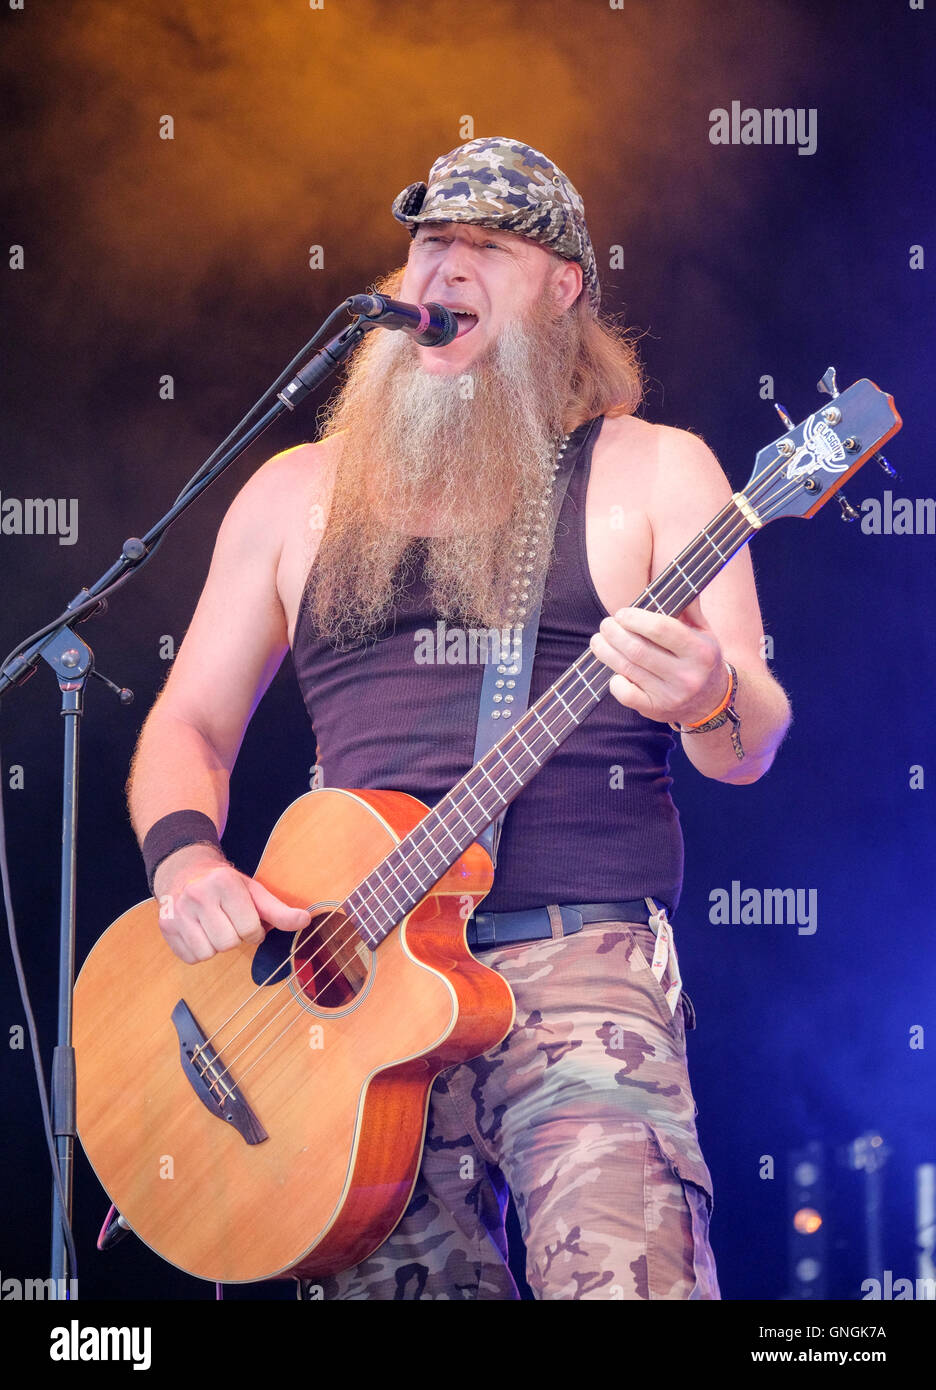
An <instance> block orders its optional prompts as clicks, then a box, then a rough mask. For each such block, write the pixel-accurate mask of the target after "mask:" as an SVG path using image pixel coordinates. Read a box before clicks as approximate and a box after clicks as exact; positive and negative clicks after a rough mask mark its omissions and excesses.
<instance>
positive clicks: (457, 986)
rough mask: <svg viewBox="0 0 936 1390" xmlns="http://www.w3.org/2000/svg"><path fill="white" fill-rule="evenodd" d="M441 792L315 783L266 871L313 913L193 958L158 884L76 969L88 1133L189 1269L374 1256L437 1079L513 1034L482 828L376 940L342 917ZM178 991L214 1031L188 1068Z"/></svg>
mask: <svg viewBox="0 0 936 1390" xmlns="http://www.w3.org/2000/svg"><path fill="white" fill-rule="evenodd" d="M426 812H427V808H426V807H425V806H424V805H423V804H422V802H420V801H417V800H416V799H415V798H414V797H411V796H408V795H406V794H405V793H401V792H387V791H338V790H334V789H331V788H328V789H322V790H319V791H313V792H309V793H308V794H307V795H306V796H303V797H301V798H300V799H299V800H298V801H295V802H293V804H292V805H291V806H290V807H288V808H287V810H286V811H285V812H284V814H283V815H282V816H281V817H280V820H279V821H278V822H277V825H276V827H275V829H274V831H273V834H272V835H271V837H270V840H269V842H268V844H267V847H266V849H265V851H264V854H263V857H262V859H261V861H260V865H259V867H258V869H257V872H256V875H255V877H256V878H257V880H258V881H259V882H260V883H262V884H263V885H264V886H265V887H266V888H268V889H269V890H270V891H271V892H272V893H274V894H275V895H276V896H277V897H279V898H281V899H282V900H283V901H284V902H286V903H289V904H290V905H291V906H294V907H307V908H310V909H311V910H312V911H313V914H314V916H313V924H312V929H311V931H309V932H306V933H302V932H300V933H297V934H296V935H295V937H294V936H293V935H292V934H291V933H283V932H279V931H277V930H275V929H272V930H271V931H270V932H269V933H268V935H267V941H266V943H265V944H264V945H263V946H261V947H260V948H258V947H256V946H249V945H245V946H242V947H238V948H235V949H234V950H230V951H224V952H221V953H219V954H218V955H215V956H213V957H212V958H211V960H209V961H204V962H201V963H200V964H197V965H186V964H184V963H183V962H182V961H180V960H178V959H177V957H176V956H175V955H174V954H173V953H172V952H171V951H170V949H169V947H168V946H167V945H166V944H165V942H164V940H163V938H162V936H161V934H160V931H159V904H158V903H157V902H156V901H155V900H154V899H150V900H149V901H147V902H144V903H140V904H138V905H137V906H136V907H134V908H132V909H131V910H130V911H129V912H126V913H125V914H124V915H123V916H122V917H120V918H119V919H118V920H117V921H116V922H115V923H114V924H113V926H111V927H110V928H109V930H108V931H106V932H105V933H104V935H103V936H102V937H101V939H100V940H99V941H98V942H97V944H96V945H95V947H94V948H93V950H92V951H91V953H90V955H89V957H88V959H87V961H86V962H85V965H84V967H83V969H82V971H81V974H80V976H79V978H78V981H77V984H76V988H75V1036H74V1042H75V1050H76V1056H77V1077H78V1129H79V1134H80V1137H81V1141H82V1144H83V1146H84V1149H85V1152H86V1153H87V1155H88V1158H89V1159H90V1161H91V1164H92V1165H93V1167H94V1169H95V1172H96V1173H97V1175H98V1177H99V1178H100V1181H101V1183H102V1184H103V1186H104V1188H105V1190H106V1191H107V1193H108V1194H109V1196H110V1197H111V1199H112V1201H113V1202H114V1203H115V1205H116V1207H117V1209H118V1211H119V1212H121V1214H122V1215H123V1217H124V1219H125V1220H126V1221H127V1223H128V1224H129V1225H130V1226H131V1228H132V1229H133V1230H134V1231H135V1233H136V1234H137V1235H138V1236H139V1237H140V1239H141V1240H143V1241H144V1242H145V1243H146V1244H147V1245H148V1246H150V1247H151V1249H153V1250H154V1251H155V1252H156V1253H157V1254H159V1255H161V1256H162V1257H163V1258H164V1259H166V1260H168V1261H169V1262H170V1263H172V1264H174V1265H177V1266H179V1267H180V1268H181V1269H184V1270H186V1271H187V1272H188V1273H190V1274H194V1275H196V1276H197V1277H199V1278H202V1279H210V1280H218V1281H220V1282H222V1283H241V1282H247V1281H252V1280H259V1279H271V1278H277V1277H287V1276H294V1275H302V1276H304V1277H310V1278H311V1277H320V1276H324V1275H326V1274H332V1273H337V1272H340V1271H341V1270H343V1269H347V1268H349V1267H350V1266H352V1265H354V1264H357V1263H358V1262H359V1261H361V1260H362V1259H364V1258H366V1257H367V1255H369V1254H370V1253H371V1252H372V1251H374V1250H375V1249H376V1248H377V1247H378V1246H379V1245H381V1244H382V1242H383V1241H384V1240H385V1239H386V1237H387V1236H388V1235H389V1234H390V1232H391V1231H392V1229H393V1228H394V1226H395V1225H396V1224H397V1222H398V1221H399V1220H400V1218H401V1216H402V1215H403V1212H404V1210H405V1209H406V1206H407V1203H408V1201H409V1198H410V1195H411V1193H412V1190H413V1186H414V1184H415V1181H416V1175H417V1172H418V1169H419V1163H420V1158H421V1154H422V1146H423V1139H424V1135H425V1127H426V1115H427V1109H428V1102H429V1092H430V1089H431V1086H432V1083H433V1080H434V1079H435V1077H436V1076H437V1075H438V1073H439V1072H440V1071H442V1070H444V1069H445V1068H447V1067H450V1066H453V1065H455V1064H456V1063H458V1062H462V1061H465V1060H467V1059H468V1058H470V1057H474V1056H477V1055H478V1054H479V1053H482V1052H485V1051H487V1050H488V1049H489V1048H491V1047H493V1046H495V1045H496V1044H497V1043H498V1042H500V1041H502V1039H503V1038H504V1037H505V1036H506V1035H507V1033H508V1032H509V1030H510V1028H511V1026H512V1024H513V1019H514V1000H513V995H512V994H511V992H510V988H509V986H508V985H507V983H506V982H505V981H504V980H503V978H502V977H501V976H500V975H498V974H497V973H496V972H495V971H492V970H490V969H489V968H488V967H487V966H484V965H482V964H481V963H480V962H479V961H477V960H475V958H474V957H473V956H472V955H471V953H470V951H469V950H468V947H467V945H466V941H465V922H466V920H467V918H468V916H469V915H470V913H471V912H472V911H473V909H474V907H475V906H476V905H477V903H478V902H480V901H481V900H482V899H483V898H484V896H485V895H486V894H487V893H488V892H489V891H490V888H491V884H492V881H493V869H492V866H491V861H490V858H489V856H488V855H487V854H486V852H485V851H484V850H483V849H482V848H481V847H480V845H478V844H472V845H470V846H469V848H468V849H467V850H465V851H464V853H463V854H462V855H461V857H460V858H459V859H457V860H456V861H455V863H454V864H453V865H452V866H451V868H450V869H448V871H447V872H446V873H445V875H444V876H443V877H442V878H440V879H439V881H438V882H437V883H436V884H435V885H434V887H433V888H432V889H431V890H430V891H429V892H428V893H427V895H426V896H425V897H424V898H423V899H422V900H421V901H420V902H419V903H418V904H417V906H416V907H415V908H413V910H412V911H411V912H410V913H409V914H408V916H406V917H405V918H404V919H403V921H402V922H401V923H400V925H399V926H398V927H397V928H396V929H395V930H394V931H392V932H391V933H390V934H389V935H388V936H387V937H386V938H385V939H384V940H383V941H382V942H381V943H380V945H379V946H378V947H377V949H376V950H370V949H368V948H366V947H364V946H361V945H360V943H359V938H358V937H356V936H355V937H353V938H352V937H351V936H350V927H348V928H347V929H346V932H345V935H344V936H342V935H341V934H340V933H338V932H337V931H336V927H340V926H341V925H342V924H343V923H344V922H345V919H344V918H343V917H341V915H340V914H337V915H336V914H335V913H334V909H335V908H336V907H337V905H338V904H339V903H341V902H342V901H343V900H344V899H345V898H346V897H347V896H348V894H349V893H351V892H352V891H353V889H354V888H355V887H356V886H357V885H358V884H359V883H360V882H361V881H362V880H363V879H364V878H366V877H367V875H368V874H370V873H371V872H372V870H374V868H375V867H376V866H377V865H378V864H380V862H381V861H382V860H383V859H384V858H385V857H386V856H387V854H389V853H390V851H391V850H392V849H394V847H395V846H396V845H397V844H398V843H399V841H400V839H402V838H403V837H404V836H405V835H406V834H407V833H408V832H409V831H410V830H411V829H412V828H413V827H414V826H415V825H416V824H417V823H418V822H419V821H421V820H422V819H423V817H424V816H425V815H426ZM328 914H332V915H331V916H328ZM326 917H327V921H326ZM318 924H321V925H318ZM326 942H327V945H326V944H325V943H326ZM294 943H296V946H297V947H298V949H296V950H294V952H293V955H292V957H291V958H290V957H289V956H288V955H285V953H286V952H288V951H289V949H290V948H291V947H293V945H294ZM300 943H301V945H300ZM271 948H272V955H271ZM342 953H343V954H342ZM284 955H285V959H284ZM330 958H331V959H335V958H340V960H341V961H342V962H345V963H346V964H347V966H348V968H347V969H346V970H345V971H344V972H343V973H342V974H341V977H340V981H339V983H338V985H333V986H331V987H330V988H327V989H324V990H320V989H319V985H320V984H321V982H322V981H324V978H325V977H324V976H316V975H315V974H314V973H313V972H314V971H315V970H318V969H319V968H320V966H321V964H322V963H323V962H325V961H327V960H329V959H330ZM271 960H272V961H273V964H271ZM271 972H274V978H273V979H272V980H270V982H269V983H265V984H264V983H261V982H262V981H264V980H269V978H270V975H271ZM331 973H332V975H335V974H336V973H337V972H336V971H335V969H334V967H333V968H332V971H331ZM348 981H350V982H351V983H348ZM180 1000H184V1001H185V1004H186V1005H187V1006H188V1008H189V1010H190V1011H191V1016H192V1019H193V1020H194V1021H195V1022H196V1023H197V1025H198V1026H199V1027H200V1029H201V1030H202V1033H201V1038H200V1041H202V1040H207V1043H206V1047H205V1049H204V1050H202V1051H200V1052H196V1057H195V1062H196V1063H199V1064H200V1068H199V1067H195V1069H194V1073H193V1066H192V1063H191V1062H190V1061H189V1060H188V1058H186V1057H185V1056H184V1052H185V1049H184V1048H182V1047H180V1032H179V1031H178V1029H177V1026H176V1023H174V1021H173V1011H174V1010H176V1009H177V1005H179V1002H180ZM209 1049H210V1051H209ZM191 1050H192V1049H191V1047H189V1051H191ZM212 1059H214V1060H213V1061H212ZM186 1063H188V1065H187V1066H186ZM209 1063H211V1064H212V1066H213V1069H214V1075H215V1076H216V1077H217V1085H216V1086H215V1087H214V1089H213V1091H212V1093H211V1095H210V1096H209V1097H208V1100H207V1101H206V1099H205V1098H204V1097H203V1098H200V1097H199V1094H198V1093H197V1092H198V1085H200V1086H201V1087H202V1089H204V1088H205V1082H204V1080H203V1079H202V1078H201V1076H200V1072H203V1071H205V1069H206V1068H207V1067H208V1065H209ZM193 1074H194V1077H195V1081H196V1082H197V1083H198V1084H197V1085H196V1084H193V1079H192V1078H193ZM225 1087H227V1088H228V1089H229V1090H230V1091H231V1092H232V1093H233V1095H234V1098H235V1099H236V1100H237V1101H238V1103H239V1104H240V1106H241V1110H242V1111H245V1112H246V1113H247V1114H248V1117H249V1119H248V1121H247V1122H245V1126H242V1128H238V1127H237V1126H236V1125H235V1124H233V1123H231V1122H229V1120H228V1118H227V1116H228V1115H229V1114H230V1113H232V1111H233V1106H232V1105H230V1104H228V1103H227V1102H226V1101H225V1100H224V1098H223V1094H222V1093H223V1090H224V1088H225ZM218 1096H222V1099H221V1101H220V1102H219V1101H217V1100H216V1099H214V1098H216V1097H218ZM251 1126H253V1128H251ZM263 1135H265V1137H261V1136H263ZM245 1136H246V1137H245Z"/></svg>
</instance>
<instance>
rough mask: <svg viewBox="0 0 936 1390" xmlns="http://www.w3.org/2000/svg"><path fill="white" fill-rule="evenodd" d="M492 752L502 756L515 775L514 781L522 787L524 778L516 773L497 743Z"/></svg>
mask: <svg viewBox="0 0 936 1390" xmlns="http://www.w3.org/2000/svg"><path fill="white" fill-rule="evenodd" d="M491 752H492V753H496V754H497V756H498V757H499V758H500V760H501V762H502V763H503V764H504V766H505V767H506V768H507V771H508V772H509V773H510V775H511V776H512V777H513V779H514V781H515V782H517V783H519V785H520V786H521V787H522V786H523V778H522V777H518V776H517V774H516V773H515V772H514V770H513V765H512V764H511V763H510V761H509V760H508V759H507V757H506V756H505V755H504V754H503V753H502V752H501V750H500V749H499V748H498V747H497V745H496V744H495V745H494V747H493V748H492V749H491ZM492 819H493V818H492Z"/></svg>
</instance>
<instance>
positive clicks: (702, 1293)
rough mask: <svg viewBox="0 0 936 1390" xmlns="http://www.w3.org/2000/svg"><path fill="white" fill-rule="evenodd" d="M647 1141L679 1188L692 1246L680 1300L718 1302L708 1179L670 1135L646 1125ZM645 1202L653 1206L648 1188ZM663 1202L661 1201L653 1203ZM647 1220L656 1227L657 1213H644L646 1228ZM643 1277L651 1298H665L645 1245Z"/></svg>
mask: <svg viewBox="0 0 936 1390" xmlns="http://www.w3.org/2000/svg"><path fill="white" fill-rule="evenodd" d="M647 1129H648V1132H649V1138H650V1139H651V1141H652V1146H653V1147H655V1149H656V1151H657V1155H658V1157H659V1158H660V1160H661V1161H662V1162H663V1163H664V1164H665V1165H666V1167H667V1168H668V1170H669V1172H670V1174H671V1175H672V1177H673V1178H674V1179H675V1180H676V1181H677V1182H679V1184H680V1185H681V1187H682V1196H683V1202H684V1203H685V1209H686V1212H687V1214H688V1217H689V1233H690V1240H691V1245H692V1252H691V1263H692V1277H693V1283H692V1287H691V1289H690V1290H689V1291H688V1292H687V1293H684V1294H683V1295H682V1296H683V1297H684V1298H686V1299H720V1298H721V1291H720V1290H719V1287H718V1276H717V1273H716V1270H715V1256H714V1254H713V1253H712V1246H711V1242H710V1239H709V1225H710V1221H711V1216H712V1209H713V1205H714V1203H713V1199H712V1177H711V1174H710V1173H709V1170H708V1168H707V1167H706V1165H705V1163H704V1161H703V1159H702V1157H701V1155H699V1156H698V1157H697V1158H696V1157H693V1156H692V1155H690V1154H686V1153H683V1152H682V1150H681V1149H680V1148H679V1147H678V1145H677V1143H676V1141H675V1140H674V1139H673V1137H672V1136H671V1135H668V1134H665V1133H664V1132H662V1131H661V1130H659V1129H657V1128H656V1127H655V1126H654V1125H647ZM645 1200H646V1202H647V1203H648V1204H652V1203H653V1202H654V1195H653V1190H652V1187H650V1188H648V1191H647V1193H646V1197H645ZM657 1200H665V1199H657ZM651 1216H652V1218H653V1219H654V1220H656V1221H657V1222H659V1223H660V1225H661V1226H662V1221H661V1219H660V1213H659V1211H657V1212H655V1213H650V1212H648V1226H649V1224H650V1220H651ZM647 1277H648V1284H649V1290H650V1297H651V1298H654V1297H656V1298H665V1297H667V1294H666V1293H665V1291H661V1292H655V1291H654V1289H655V1284H656V1288H657V1289H658V1290H660V1289H662V1290H665V1284H666V1276H665V1275H662V1276H661V1274H660V1271H659V1270H658V1269H655V1268H654V1255H653V1252H652V1249H651V1247H650V1243H649V1241H648V1255H647Z"/></svg>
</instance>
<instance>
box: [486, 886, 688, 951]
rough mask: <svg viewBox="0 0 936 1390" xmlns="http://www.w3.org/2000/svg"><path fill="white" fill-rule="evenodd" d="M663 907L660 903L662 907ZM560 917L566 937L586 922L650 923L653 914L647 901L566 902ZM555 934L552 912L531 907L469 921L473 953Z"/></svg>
mask: <svg viewBox="0 0 936 1390" xmlns="http://www.w3.org/2000/svg"><path fill="white" fill-rule="evenodd" d="M651 901H652V902H656V901H657V900H656V899H651ZM663 906H664V904H663V903H659V902H658V903H657V907H658V908H661V907H663ZM667 915H668V914H667ZM559 916H560V917H561V918H562V935H563V936H571V935H572V934H573V933H574V932H577V931H581V930H582V927H583V926H584V924H585V923H586V922H649V921H650V911H649V909H648V907H647V904H646V902H645V901H644V899H643V898H636V899H634V901H632V902H627V903H562V904H559ZM552 934H553V930H552V923H551V922H550V920H549V911H548V909H547V908H545V907H530V908H527V909H525V910H524V911H521V912H474V913H472V915H471V916H470V917H469V918H468V945H469V946H470V948H471V950H472V951H483V950H486V949H487V948H489V947H491V946H515V945H517V944H518V943H519V942H522V941H549V940H550V938H551V937H552Z"/></svg>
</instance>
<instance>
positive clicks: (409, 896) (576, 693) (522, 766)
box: [342, 493, 761, 947]
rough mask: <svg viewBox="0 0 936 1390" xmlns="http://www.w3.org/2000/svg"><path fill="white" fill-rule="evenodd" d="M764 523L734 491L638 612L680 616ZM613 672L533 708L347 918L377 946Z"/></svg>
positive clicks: (571, 672) (586, 670)
mask: <svg viewBox="0 0 936 1390" xmlns="http://www.w3.org/2000/svg"><path fill="white" fill-rule="evenodd" d="M760 524H761V522H760V519H759V518H758V516H757V513H756V512H754V511H753V510H752V509H751V507H750V505H749V503H748V502H747V498H746V497H745V495H744V494H743V493H736V494H735V496H734V497H733V498H732V500H731V501H730V502H729V503H727V505H726V506H725V507H723V508H722V510H721V511H720V512H719V513H718V515H717V516H716V517H714V518H713V520H712V521H710V522H709V524H708V525H707V526H705V527H704V528H703V530H701V531H700V532H699V534H698V535H697V536H696V537H695V539H694V540H693V541H690V543H689V545H687V546H686V548H685V549H684V550H682V551H681V552H680V553H679V555H677V556H676V559H675V560H673V562H672V563H671V564H670V565H668V566H667V567H666V569H665V570H664V571H663V572H662V574H660V575H658V576H657V578H656V579H655V580H654V581H653V583H652V584H649V585H648V586H647V588H646V589H644V591H643V592H642V593H641V594H640V595H639V596H638V597H637V598H636V599H635V600H634V602H633V603H632V604H631V607H633V608H647V609H653V611H654V612H657V613H665V614H666V615H667V616H668V617H675V616H676V615H677V614H678V613H681V612H682V610H683V609H684V608H685V607H686V606H687V605H688V604H690V603H691V602H692V600H693V599H694V598H695V597H696V595H697V594H699V593H701V592H702V590H703V589H704V588H705V587H706V585H707V584H709V583H710V582H711V580H712V579H714V577H715V575H716V574H717V573H718V571H719V570H720V569H722V568H723V566H724V565H725V564H727V562H728V561H729V560H730V559H731V557H732V556H733V555H735V554H736V553H737V551H739V550H740V549H741V547H742V546H744V545H746V544H747V542H748V541H749V540H750V538H751V536H752V535H753V534H754V532H755V531H756V530H757V529H758V527H759V526H760ZM612 674H613V672H611V671H610V670H609V668H608V667H607V666H606V665H605V664H604V662H603V661H599V660H598V658H597V657H596V656H595V655H594V654H593V652H592V651H591V650H590V649H587V650H586V651H584V652H583V653H582V655H581V656H580V657H579V658H578V660H577V661H575V662H573V663H572V665H571V666H569V667H568V669H567V670H566V671H564V672H563V674H562V675H561V676H560V677H559V679H558V680H557V681H555V682H554V683H553V684H552V685H551V686H550V687H549V689H548V690H546V691H544V693H543V694H542V695H541V696H540V698H539V699H538V700H537V701H536V703H535V704H533V705H531V706H530V708H529V709H528V710H527V711H526V713H525V714H524V715H523V716H522V717H521V718H520V719H518V720H517V723H516V724H515V725H514V726H513V727H512V728H511V729H510V731H509V732H508V733H507V734H505V735H504V737H503V738H502V739H501V740H500V741H499V742H498V743H496V744H495V745H494V747H493V748H491V749H490V750H489V751H488V752H487V753H486V754H485V755H484V757H483V758H482V759H481V760H480V762H477V763H475V765H474V767H472V768H471V769H470V771H468V772H466V773H465V775H464V777H462V778H461V780H460V781H458V782H456V784H455V786H454V787H453V788H452V790H451V791H450V792H448V793H447V795H446V796H444V797H443V798H442V800H441V801H439V802H437V804H436V805H435V806H434V807H433V809H432V810H431V811H430V812H429V814H428V815H426V816H424V817H423V819H422V820H421V821H420V822H419V824H418V825H417V826H415V827H414V828H413V830H411V831H410V833H409V834H408V835H407V836H406V838H405V839H403V840H401V841H400V843H399V844H398V845H397V846H396V848H395V849H393V850H391V852H390V854H388V855H387V857H386V859H384V860H383V861H382V862H381V863H380V864H378V866H377V868H376V869H374V870H373V872H372V873H371V874H369V875H368V877H367V878H366V879H365V880H364V882H363V883H361V884H359V885H358V887H357V888H355V890H354V891H353V892H352V893H350V894H349V896H348V897H347V898H346V899H345V901H344V903H343V904H342V908H343V910H344V911H345V912H346V913H347V914H348V915H350V916H353V917H354V918H355V920H356V921H357V923H358V925H359V929H360V931H361V935H362V936H363V937H364V939H365V940H366V941H367V943H368V944H369V945H370V946H372V947H376V946H377V945H378V944H379V943H380V942H381V941H382V940H383V939H384V937H385V936H387V935H388V934H389V932H390V931H392V929H393V928H394V927H395V926H396V924H397V923H398V922H400V921H402V919H403V918H404V917H405V916H406V914H407V913H408V912H409V911H410V910H411V909H412V908H413V907H415V906H416V904H417V903H418V902H419V901H420V900H421V899H422V898H423V897H425V895H426V893H428V891H429V889H430V888H431V887H432V885H433V884H434V883H437V882H438V880H439V879H440V878H441V877H442V875H443V874H444V873H445V871H446V870H447V869H448V868H449V867H450V866H451V865H452V864H454V862H455V860H456V859H457V858H458V857H459V855H460V854H463V853H464V851H465V850H466V849H467V848H468V846H469V845H470V844H473V843H474V841H475V840H477V838H478V836H479V835H480V834H481V833H482V831H483V830H484V829H485V828H486V827H487V826H488V825H490V823H491V821H492V820H494V819H495V818H496V817H497V816H499V815H500V813H501V811H503V810H504V808H505V807H506V806H508V805H509V804H510V802H511V801H513V799H514V797H515V796H517V795H518V793H519V792H521V791H522V790H523V788H524V787H525V786H526V785H527V783H529V782H531V781H532V780H533V778H534V777H535V776H536V774H537V772H539V770H540V768H541V767H542V766H543V764H544V763H545V762H547V761H548V759H549V758H551V757H552V755H553V753H555V751H556V749H557V748H558V747H559V745H560V744H561V743H563V742H564V741H565V739H567V738H568V736H569V734H571V733H572V732H573V730H574V729H577V728H578V726H579V725H580V724H581V723H582V721H583V720H584V719H586V718H587V717H588V715H589V714H590V713H591V711H592V710H593V709H594V708H595V706H596V705H597V704H598V701H599V700H601V699H602V698H603V696H604V695H606V694H607V691H608V687H609V685H610V683H611V677H612Z"/></svg>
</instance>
